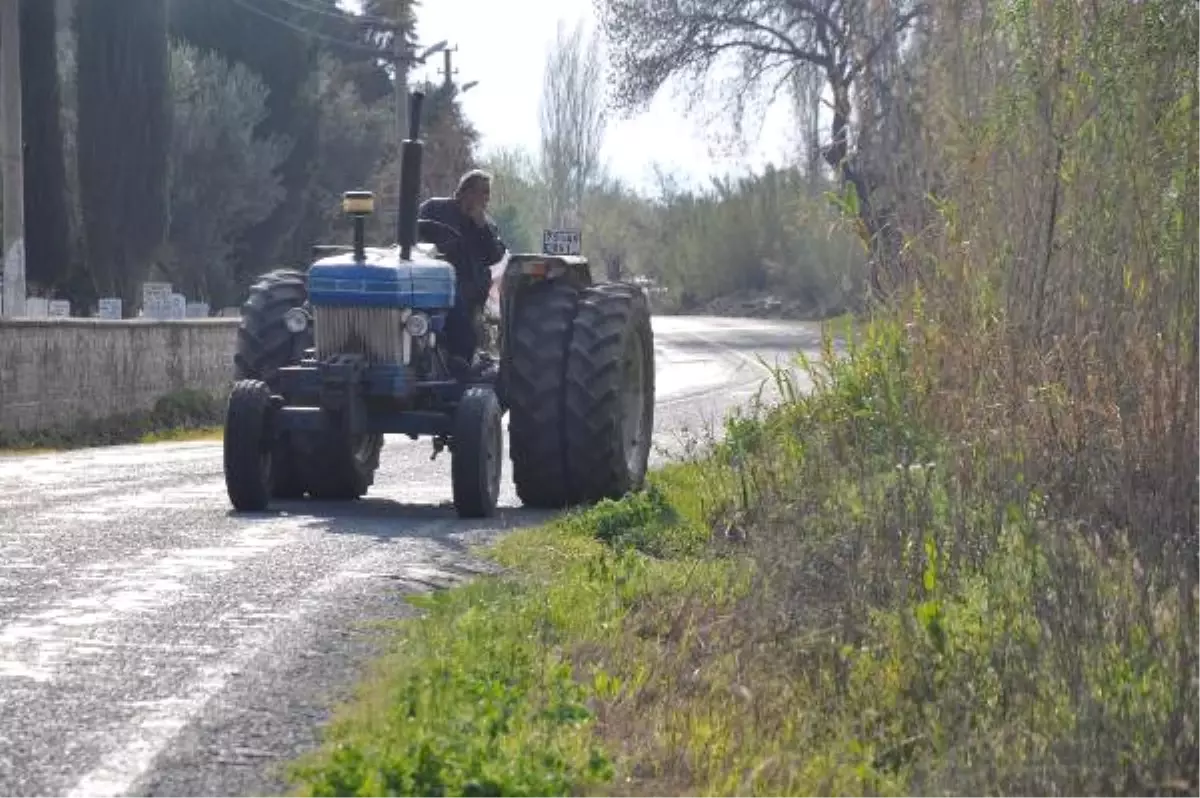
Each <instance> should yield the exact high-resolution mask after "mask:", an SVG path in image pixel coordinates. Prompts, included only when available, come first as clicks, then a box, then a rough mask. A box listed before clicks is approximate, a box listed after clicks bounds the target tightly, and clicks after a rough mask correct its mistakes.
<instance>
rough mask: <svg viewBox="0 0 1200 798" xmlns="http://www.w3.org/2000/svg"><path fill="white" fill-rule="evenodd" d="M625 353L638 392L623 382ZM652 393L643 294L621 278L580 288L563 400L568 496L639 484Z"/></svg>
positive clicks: (593, 497)
mask: <svg viewBox="0 0 1200 798" xmlns="http://www.w3.org/2000/svg"><path fill="white" fill-rule="evenodd" d="M630 360H632V361H633V365H634V366H635V367H639V368H640V374H641V380H640V391H639V390H638V389H637V387H636V386H630V385H627V381H628V380H629V379H631V375H630V373H629V372H627V370H626V363H627V361H630ZM654 392H655V382H654V334H653V331H652V328H651V326H650V307H649V303H648V302H647V300H646V295H645V293H644V292H642V291H641V289H639V288H638V287H637V286H633V285H629V284H627V283H602V284H599V285H596V286H593V287H591V288H588V289H586V290H584V291H582V292H581V293H580V296H579V310H578V313H577V315H576V317H575V324H574V329H573V331H572V335H571V348H570V353H569V355H568V358H567V382H566V399H565V406H566V417H565V421H566V426H565V429H566V442H567V452H568V462H567V468H566V471H567V474H568V479H569V481H570V485H571V499H572V503H592V502H597V501H600V500H602V499H617V498H620V497H621V496H623V495H625V494H626V493H629V492H631V491H636V490H640V489H641V487H642V485H643V483H644V481H645V477H646V467H647V463H648V459H649V453H650V442H651V435H652V434H653V430H654ZM635 394H636V396H635ZM627 400H628V401H627ZM632 414H640V424H639V425H638V426H637V427H634V428H627V427H626V425H625V422H626V416H627V415H628V416H630V418H633V419H636V416H633V415H632Z"/></svg>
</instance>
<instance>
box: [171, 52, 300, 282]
mask: <svg viewBox="0 0 1200 798" xmlns="http://www.w3.org/2000/svg"><path fill="white" fill-rule="evenodd" d="M171 84H172V89H173V92H174V96H175V101H174V115H175V119H174V135H173V137H172V142H171V210H172V213H171V228H170V241H171V248H172V257H171V259H170V263H169V265H168V266H167V267H166V268H165V269H164V271H165V272H166V274H167V276H168V277H169V278H170V280H171V282H172V284H173V285H174V286H175V287H176V290H179V291H183V292H185V293H186V295H188V296H190V297H193V298H195V299H206V300H207V299H212V298H216V299H218V300H226V301H232V300H233V299H234V297H236V296H237V291H236V290H235V287H236V284H237V283H236V271H235V264H234V261H233V251H234V246H235V244H236V240H237V236H238V235H239V234H240V233H242V232H244V231H245V230H246V229H247V228H250V227H252V226H254V225H255V224H258V223H259V222H261V221H262V220H263V219H265V218H266V217H267V216H269V215H270V214H271V213H272V212H273V211H274V210H275V208H276V207H277V206H278V205H279V204H280V203H281V202H282V201H283V194H284V191H283V187H282V185H281V184H280V182H281V181H280V179H279V176H278V175H277V174H276V172H275V170H276V168H277V167H278V166H279V164H280V163H282V162H283V161H284V159H285V158H286V157H287V153H288V149H289V143H290V142H289V141H288V140H287V139H286V138H283V137H278V136H272V137H270V138H258V137H256V136H255V135H254V130H255V129H256V128H257V126H258V125H259V123H261V122H262V120H263V119H265V118H266V116H267V109H266V99H267V88H266V86H265V85H263V83H262V81H261V80H260V79H259V78H258V77H257V76H256V75H254V73H252V72H251V71H250V70H249V69H247V68H246V67H245V66H244V65H241V64H232V65H231V64H229V63H228V62H226V61H225V60H224V59H223V58H221V57H220V56H219V55H216V54H215V53H212V52H201V51H200V50H198V49H196V48H195V47H192V46H190V45H187V44H180V45H178V46H176V47H174V48H173V49H172V58H171Z"/></svg>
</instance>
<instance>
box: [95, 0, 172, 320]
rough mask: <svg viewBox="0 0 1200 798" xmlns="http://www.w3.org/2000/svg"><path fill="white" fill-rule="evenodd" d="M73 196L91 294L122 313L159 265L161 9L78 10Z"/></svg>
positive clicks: (163, 173) (165, 110)
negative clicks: (118, 304) (116, 301)
mask: <svg viewBox="0 0 1200 798" xmlns="http://www.w3.org/2000/svg"><path fill="white" fill-rule="evenodd" d="M76 8H77V11H76V25H77V30H78V54H77V69H78V79H77V86H78V104H79V111H78V115H79V116H78V119H79V121H78V142H79V144H78V168H79V191H80V197H81V208H82V218H83V228H84V239H85V241H86V244H87V253H88V267H89V274H90V276H91V280H92V284H93V287H94V290H95V291H97V292H101V293H102V294H104V295H109V296H120V297H122V298H123V299H124V300H125V302H126V303H127V304H130V305H132V304H133V302H134V299H135V297H137V295H138V293H139V292H138V284H139V283H140V282H141V281H142V280H143V279H145V276H146V275H147V274H148V273H149V272H150V269H151V267H152V265H153V264H154V263H155V262H156V261H158V260H159V259H161V257H162V255H163V251H162V247H163V244H164V243H165V241H166V233H167V219H168V213H169V210H168V195H167V181H168V150H169V147H170V131H171V113H170V89H169V79H168V53H167V16H166V14H167V12H166V5H165V4H164V3H163V2H162V0H123V2H121V3H119V4H113V3H110V2H107V0H78V3H77V6H76Z"/></svg>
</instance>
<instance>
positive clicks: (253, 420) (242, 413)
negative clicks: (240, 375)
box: [224, 380, 273, 512]
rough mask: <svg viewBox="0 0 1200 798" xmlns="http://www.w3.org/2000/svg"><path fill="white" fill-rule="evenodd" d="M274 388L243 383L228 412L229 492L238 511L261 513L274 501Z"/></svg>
mask: <svg viewBox="0 0 1200 798" xmlns="http://www.w3.org/2000/svg"><path fill="white" fill-rule="evenodd" d="M270 414H271V389H270V388H268V387H267V385H266V383H264V382H261V381H260V380H239V381H238V382H236V383H234V386H233V390H232V391H230V393H229V401H228V404H227V405H226V409H225V442H224V450H225V489H226V492H227V493H228V494H229V501H230V502H231V503H232V504H233V507H234V509H236V510H238V511H240V512H261V511H262V510H265V509H267V504H268V502H269V501H270V499H271V482H272V479H271V454H272V448H273V441H272V437H271V415H270Z"/></svg>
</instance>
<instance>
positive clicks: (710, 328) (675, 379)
mask: <svg viewBox="0 0 1200 798" xmlns="http://www.w3.org/2000/svg"><path fill="white" fill-rule="evenodd" d="M654 322H655V330H656V345H657V369H658V372H657V373H658V399H659V402H658V411H657V435H656V441H657V442H658V443H659V444H661V445H663V446H666V447H668V448H674V447H677V446H678V445H679V444H680V443H681V438H682V437H683V436H681V435H680V432H681V430H685V429H692V430H696V429H699V428H700V427H702V426H703V425H704V424H705V423H706V422H710V421H714V420H719V419H720V418H721V416H722V414H723V413H724V411H725V409H727V408H728V407H730V406H731V405H733V404H736V403H739V402H744V401H745V400H746V399H748V398H749V397H750V396H751V395H752V394H753V393H754V392H755V391H756V390H757V389H758V388H759V386H760V385H761V383H762V381H763V378H764V376H765V374H764V372H763V371H762V370H761V368H760V367H759V366H758V364H757V360H756V358H757V357H758V356H760V355H761V356H762V357H763V358H765V359H766V360H767V361H768V362H775V361H778V362H780V363H784V362H786V361H787V359H788V358H789V356H790V354H791V353H792V352H794V351H795V350H796V349H800V348H804V349H812V348H814V347H815V346H816V332H815V329H814V328H813V327H812V326H806V325H801V324H791V323H782V322H774V323H772V322H758V321H742V320H733V319H701V318H681V317H660V318H656V319H655V320H654ZM220 451H221V450H220V445H219V444H215V443H205V442H201V443H186V444H155V445H147V446H122V447H113V448H106V449H94V450H88V451H81V452H74V453H69V454H61V455H36V456H17V457H0V794H3V795H97V796H99V795H119V794H125V793H134V794H142V795H244V794H270V793H278V792H280V791H281V790H282V789H283V787H284V784H283V782H282V781H280V780H279V778H278V776H277V774H276V772H275V768H276V767H277V765H278V764H279V763H281V762H283V761H286V760H288V759H290V758H292V757H293V756H294V755H296V754H297V753H298V752H300V751H302V750H304V749H306V748H309V747H311V746H312V745H313V744H314V743H315V742H316V738H315V731H316V727H317V725H318V724H319V723H320V722H321V721H322V720H323V719H325V718H326V717H327V712H328V710H329V708H330V706H331V704H332V703H334V702H336V701H338V700H340V699H342V698H344V697H345V695H346V693H345V692H344V691H345V688H346V687H347V686H348V685H349V684H351V683H352V682H353V681H354V679H355V676H356V675H357V672H356V668H357V667H358V666H359V665H361V664H362V662H363V660H364V658H365V657H367V656H369V655H370V654H372V653H374V652H375V651H376V650H377V649H376V648H373V639H372V637H371V632H370V630H369V629H367V628H363V623H362V622H364V621H365V622H368V623H369V622H370V621H372V620H377V619H390V618H396V617H401V616H403V615H404V614H406V613H407V612H408V611H409V610H407V609H406V607H405V605H404V602H402V601H401V600H400V599H399V595H398V594H400V593H402V592H411V591H416V590H428V589H431V588H433V587H435V586H439V585H445V584H449V583H451V582H453V581H454V580H456V579H460V578H463V577H466V576H469V575H470V574H471V573H472V572H477V571H478V569H479V568H481V567H482V564H481V563H477V562H474V563H473V562H472V560H471V559H470V558H469V557H468V556H467V554H466V547H467V546H469V545H471V544H474V543H476V542H480V541H484V540H486V539H488V537H489V536H492V535H495V534H498V533H500V532H501V531H502V530H504V529H510V528H512V527H515V526H521V525H526V524H531V523H536V522H538V521H541V520H544V519H545V518H547V517H548V516H547V515H546V514H543V513H534V512H531V511H525V510H521V509H519V506H518V503H517V500H516V497H515V495H514V493H513V490H512V486H511V482H510V481H509V480H510V477H509V476H508V473H507V472H506V474H505V486H504V494H503V495H502V497H501V504H502V505H503V509H502V511H501V512H500V514H499V515H498V517H497V518H495V519H493V520H491V521H490V522H488V523H465V522H460V521H458V520H457V519H456V518H455V517H454V513H453V510H452V509H451V508H450V507H448V506H446V504H445V503H446V502H447V500H448V499H449V497H450V482H449V457H448V456H443V457H439V458H438V460H437V461H436V462H433V463H430V462H429V454H430V451H431V447H430V444H429V442H428V441H426V440H421V441H417V442H413V441H410V440H408V439H407V438H396V439H392V438H389V439H388V442H387V444H386V445H385V447H384V456H383V464H382V468H381V470H380V473H379V476H378V479H377V482H376V484H375V486H374V487H373V488H372V491H371V493H370V494H369V497H368V498H367V499H365V500H362V501H359V502H354V503H349V504H339V503H318V502H311V501H308V502H286V503H280V504H279V505H278V506H277V508H276V509H275V510H274V511H273V512H271V513H270V514H267V515H259V516H255V517H238V516H235V515H233V514H232V513H231V512H230V508H229V504H228V500H227V498H226V496H225V491H224V483H223V481H222V475H221V454H220ZM661 457H662V455H661V454H660V455H656V459H661Z"/></svg>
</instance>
